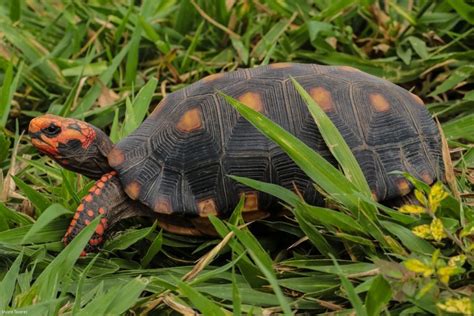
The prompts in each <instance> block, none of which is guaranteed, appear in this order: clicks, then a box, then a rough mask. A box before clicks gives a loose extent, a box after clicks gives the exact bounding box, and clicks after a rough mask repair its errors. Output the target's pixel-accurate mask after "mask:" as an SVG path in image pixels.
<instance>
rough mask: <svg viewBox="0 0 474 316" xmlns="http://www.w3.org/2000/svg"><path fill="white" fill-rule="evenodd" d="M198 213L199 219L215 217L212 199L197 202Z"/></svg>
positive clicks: (215, 207)
mask: <svg viewBox="0 0 474 316" xmlns="http://www.w3.org/2000/svg"><path fill="white" fill-rule="evenodd" d="M198 213H199V216H201V217H206V216H209V215H217V213H218V212H217V206H216V201H215V200H214V199H205V200H202V201H200V202H198Z"/></svg>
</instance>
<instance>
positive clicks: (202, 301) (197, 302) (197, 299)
mask: <svg viewBox="0 0 474 316" xmlns="http://www.w3.org/2000/svg"><path fill="white" fill-rule="evenodd" d="M177 284H178V287H179V291H180V292H181V293H183V294H184V295H185V296H186V297H187V298H189V300H190V301H191V302H192V303H193V304H194V306H196V308H197V309H198V310H199V311H200V312H201V313H202V314H203V315H216V316H225V315H226V313H225V312H224V311H223V310H222V309H221V308H220V307H219V306H218V305H216V304H215V303H214V302H212V301H211V300H209V299H208V298H207V297H205V296H204V295H202V294H201V293H199V292H198V291H196V290H195V289H193V288H192V287H191V286H189V285H188V284H186V283H184V282H182V281H177Z"/></svg>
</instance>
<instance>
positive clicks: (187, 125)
mask: <svg viewBox="0 0 474 316" xmlns="http://www.w3.org/2000/svg"><path fill="white" fill-rule="evenodd" d="M201 127H202V118H201V110H200V109H199V108H194V109H191V110H188V111H186V112H184V114H183V115H182V116H181V118H180V119H179V122H178V124H176V128H177V129H178V130H180V131H181V132H186V133H189V132H192V131H195V130H198V129H200V128H201Z"/></svg>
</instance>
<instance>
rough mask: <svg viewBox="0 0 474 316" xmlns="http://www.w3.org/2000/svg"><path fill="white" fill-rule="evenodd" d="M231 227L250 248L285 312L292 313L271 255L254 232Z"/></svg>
mask: <svg viewBox="0 0 474 316" xmlns="http://www.w3.org/2000/svg"><path fill="white" fill-rule="evenodd" d="M230 228H231V229H232V231H233V232H234V234H235V235H236V236H237V238H238V239H239V241H240V243H241V244H243V245H245V247H246V248H247V249H248V252H249V254H250V256H251V257H252V259H253V261H254V262H255V264H256V265H257V266H258V268H259V269H260V271H262V273H263V274H264V275H265V278H266V279H267V281H268V282H269V283H270V285H271V287H272V289H273V291H274V292H275V295H276V297H277V299H278V302H279V304H280V307H281V308H282V311H283V314H285V315H292V313H291V308H290V306H289V304H288V301H287V299H286V298H285V296H284V295H283V292H282V290H281V288H280V286H279V285H278V282H277V280H276V276H275V274H274V272H273V268H272V264H273V262H272V260H271V258H270V256H269V255H268V254H267V253H266V252H265V250H264V249H263V248H262V246H261V245H260V244H259V243H258V241H257V240H256V239H255V237H254V236H253V235H252V234H250V233H249V232H245V231H241V230H239V229H238V228H237V227H235V226H233V225H230Z"/></svg>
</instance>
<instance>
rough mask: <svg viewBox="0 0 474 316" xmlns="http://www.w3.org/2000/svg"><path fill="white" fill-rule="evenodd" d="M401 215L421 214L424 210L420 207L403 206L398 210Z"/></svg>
mask: <svg viewBox="0 0 474 316" xmlns="http://www.w3.org/2000/svg"><path fill="white" fill-rule="evenodd" d="M398 210H399V211H400V212H402V213H408V214H422V213H424V212H425V208H424V207H423V206H420V205H411V204H407V205H403V206H402V207H400V208H399V209H398Z"/></svg>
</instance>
